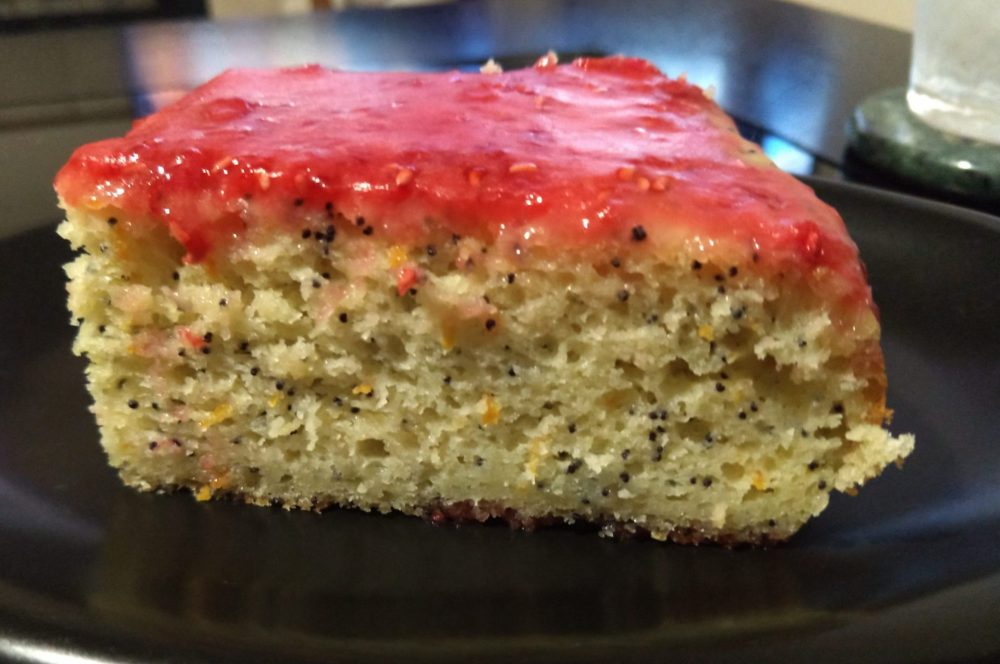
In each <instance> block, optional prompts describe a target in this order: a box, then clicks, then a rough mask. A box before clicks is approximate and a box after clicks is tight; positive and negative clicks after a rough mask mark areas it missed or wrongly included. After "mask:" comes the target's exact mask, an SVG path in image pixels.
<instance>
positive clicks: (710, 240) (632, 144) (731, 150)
mask: <svg viewBox="0 0 1000 664" xmlns="http://www.w3.org/2000/svg"><path fill="white" fill-rule="evenodd" d="M56 189H57V191H58V192H59V194H60V195H61V196H62V197H63V199H64V201H65V202H66V203H67V204H69V205H73V206H85V207H89V208H95V209H101V208H105V207H108V208H113V209H119V210H122V211H123V212H125V213H127V214H131V215H135V216H138V217H144V218H152V219H155V220H159V221H161V222H163V223H166V224H168V225H169V227H170V230H171V232H172V234H173V235H174V237H176V238H177V239H178V240H179V241H180V242H181V243H182V244H183V245H184V246H185V247H186V249H187V251H188V255H187V257H186V258H187V260H189V261H199V260H202V259H204V258H205V257H206V256H207V255H209V254H210V253H211V251H212V250H213V248H214V247H215V246H216V245H217V244H218V243H219V242H220V240H221V239H222V238H229V237H233V236H238V235H239V234H240V233H241V232H242V230H243V229H244V228H245V227H246V226H247V225H252V224H254V223H256V221H255V220H262V219H268V220H278V221H279V222H281V223H284V222H287V225H288V227H289V229H291V230H293V231H295V232H298V231H300V230H301V228H302V219H303V216H302V215H303V214H305V213H309V212H320V211H323V210H325V209H326V208H327V206H328V204H331V205H332V207H333V208H334V209H335V210H337V211H338V212H340V213H341V214H343V215H344V216H346V217H348V218H351V219H353V218H355V217H358V216H364V217H365V218H366V220H367V223H368V224H369V225H371V226H372V227H374V229H375V232H376V233H378V234H384V236H385V237H388V238H389V239H391V240H392V241H393V242H398V243H403V244H406V243H417V242H420V241H422V240H423V239H426V238H427V237H429V236H431V235H432V234H434V233H442V232H447V233H457V234H460V235H471V236H477V237H480V238H482V239H484V240H486V241H488V242H496V241H500V240H502V239H505V238H506V239H509V240H514V241H516V242H518V243H519V244H521V245H522V246H524V245H531V244H545V245H549V246H557V247H572V246H581V245H586V246H592V245H597V246H601V245H604V244H617V243H620V244H627V245H632V246H657V245H662V244H666V243H669V242H671V241H677V240H679V239H680V240H684V239H687V240H689V241H693V242H695V243H696V247H697V246H701V247H705V248H706V249H710V248H712V247H715V246H716V245H726V246H736V247H740V248H742V249H741V251H743V252H744V253H743V255H742V257H741V259H742V260H747V259H748V258H749V256H750V255H751V254H753V253H757V254H758V255H759V256H761V257H763V258H765V259H767V260H768V261H769V262H772V264H778V263H782V264H787V263H788V262H789V261H791V262H792V263H794V264H797V265H799V266H801V267H805V268H813V267H824V268H829V271H831V272H834V273H837V274H839V276H840V277H841V278H840V279H839V281H840V284H839V286H840V287H841V288H843V289H844V291H847V292H850V293H851V294H852V299H854V300H855V301H859V303H860V302H863V303H864V304H869V303H870V297H869V294H868V288H867V286H866V284H865V279H864V276H863V274H862V272H861V269H860V266H859V263H858V258H857V250H856V248H855V246H854V244H853V243H852V242H851V241H850V239H849V238H848V236H847V232H846V230H845V228H844V225H843V222H842V221H841V219H840V217H839V216H838V215H837V213H836V212H835V211H833V210H832V209H831V208H830V207H828V206H826V205H825V204H823V203H822V202H820V201H819V200H818V199H817V198H816V197H815V195H814V194H813V192H812V191H811V190H810V189H809V188H808V187H806V186H805V185H803V184H801V183H799V182H798V181H796V180H795V179H794V178H792V177H790V176H789V175H787V174H785V173H782V172H781V171H779V170H778V169H777V168H775V167H774V166H773V165H771V164H770V162H769V161H768V160H767V159H766V158H764V157H763V156H762V155H761V154H760V152H759V149H758V148H756V146H754V145H752V144H751V143H748V142H746V141H744V140H742V139H741V138H740V137H739V136H738V134H737V132H736V129H735V127H734V125H733V123H732V122H731V121H730V120H729V118H727V117H726V116H725V114H724V113H723V112H722V111H721V110H720V109H719V108H718V107H717V106H716V105H715V104H714V103H713V102H712V101H711V100H709V99H708V98H707V97H706V96H705V95H704V93H703V92H702V90H701V89H699V88H697V87H695V86H693V85H690V84H688V83H687V82H685V81H682V80H670V79H668V78H667V77H665V76H664V75H663V74H661V73H660V72H659V71H658V70H657V69H656V68H655V67H654V66H652V65H651V64H649V63H648V62H645V61H643V60H637V59H630V58H622V57H614V58H605V59H581V60H577V61H576V62H574V63H573V64H572V65H568V66H556V65H555V64H554V63H553V59H552V58H551V57H549V58H543V59H542V60H540V61H539V64H538V65H536V66H535V67H532V68H529V69H524V70H519V71H512V72H508V73H502V74H479V73H456V72H451V73H431V74H427V73H421V74H413V73H378V74H370V73H348V72H339V71H330V70H327V69H323V68H321V67H318V66H309V67H302V68H295V69H278V70H266V71H260V70H234V71H229V72H226V73H224V74H222V75H221V76H219V77H217V78H215V79H213V80H212V81H210V82H208V83H207V84H205V85H203V86H201V87H200V88H198V89H197V90H195V91H193V92H192V93H191V94H189V95H188V96H186V97H185V98H184V99H182V100H180V101H179V102H177V103H176V104H174V105H172V106H170V107H167V108H165V109H163V110H162V111H160V112H158V113H156V114H154V115H152V116H150V117H148V118H145V119H142V120H139V121H137V122H136V123H135V126H134V127H133V129H132V130H131V131H130V132H129V133H128V134H127V135H126V136H125V137H123V138H116V139H110V140H106V141H101V142H98V143H92V144H90V145H86V146H84V147H82V148H80V149H78V150H77V151H76V152H75V153H74V154H73V156H72V157H71V159H70V161H69V163H67V164H66V166H64V167H63V169H62V170H61V171H60V173H59V175H58V176H57V178H56ZM247 200H251V201H252V203H251V204H249V205H248V204H247V202H246V201H247ZM647 240H648V241H647ZM762 262H763V261H762ZM845 287H846V288H845ZM845 294H846V293H845Z"/></svg>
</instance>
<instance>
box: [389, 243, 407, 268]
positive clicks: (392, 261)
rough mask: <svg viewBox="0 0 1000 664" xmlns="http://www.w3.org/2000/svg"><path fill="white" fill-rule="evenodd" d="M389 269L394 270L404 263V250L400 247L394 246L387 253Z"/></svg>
mask: <svg viewBox="0 0 1000 664" xmlns="http://www.w3.org/2000/svg"><path fill="white" fill-rule="evenodd" d="M387 258H388V259H389V267H391V268H393V269H395V268H397V267H399V266H400V265H402V264H403V263H405V262H406V249H405V248H404V247H403V246H402V245H398V244H394V245H392V246H391V247H389V251H388V252H387Z"/></svg>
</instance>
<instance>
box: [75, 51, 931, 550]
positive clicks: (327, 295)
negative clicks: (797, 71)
mask: <svg viewBox="0 0 1000 664" xmlns="http://www.w3.org/2000/svg"><path fill="white" fill-rule="evenodd" d="M56 189H57V191H58V193H59V196H60V200H61V203H62V205H63V207H64V208H65V209H66V212H67V221H66V222H65V223H63V225H62V226H61V227H60V233H61V234H62V235H63V236H64V237H65V238H66V239H67V240H69V241H70V242H71V243H72V245H73V246H74V247H75V248H78V249H80V250H81V252H80V254H79V256H78V257H77V258H76V260H75V261H74V262H72V263H71V264H69V265H68V266H67V273H68V275H69V293H70V297H69V307H70V310H71V311H72V316H73V321H74V322H75V323H76V324H77V325H78V326H79V334H78V337H77V341H76V345H75V351H76V352H77V353H79V354H85V355H86V356H87V357H88V358H89V361H90V363H89V369H88V372H87V376H88V383H89V389H90V391H91V394H92V395H93V399H94V405H93V411H94V413H95V415H96V417H97V422H98V424H99V426H100V431H101V438H102V443H103V446H104V449H105V450H106V452H107V455H108V458H109V460H110V462H111V464H112V465H113V466H114V467H116V468H117V469H118V470H119V472H120V474H121V477H122V479H123V480H124V481H125V482H126V483H127V484H128V485H130V486H133V487H136V488H138V489H142V490H153V489H176V488H185V489H189V490H191V491H192V492H193V493H194V495H195V496H196V497H197V498H198V499H199V500H203V499H209V498H211V497H214V496H223V495H225V496H235V497H238V498H240V499H242V500H245V501H247V502H250V503H255V504H260V505H266V504H282V505H284V506H287V507H301V508H317V509H318V508H324V507H327V506H331V505H340V506H356V507H359V508H362V509H366V510H379V511H382V512H387V511H390V510H398V511H401V512H404V513H407V514H418V515H423V516H427V517H430V518H432V519H434V520H446V519H477V520H485V519H487V518H491V517H499V518H503V519H506V520H508V521H510V522H511V523H513V524H515V525H520V526H524V527H528V528H530V527H532V526H533V525H535V524H537V523H541V522H545V523H547V522H551V521H565V522H586V523H594V524H598V525H599V526H601V527H602V528H603V529H604V530H605V531H609V532H610V531H616V530H618V531H625V532H648V533H650V534H651V535H652V536H653V537H654V538H656V539H673V540H676V541H684V542H697V541H701V540H706V539H707V540H715V541H722V542H742V541H751V542H760V541H774V540H781V539H784V538H786V537H788V536H789V535H791V534H792V533H794V532H795V531H796V530H797V529H798V528H799V527H800V526H801V525H802V524H803V523H805V521H806V520H807V519H809V518H810V517H811V516H813V515H816V514H818V513H819V512H820V511H822V510H823V509H824V507H825V506H826V505H827V502H828V499H829V493H830V492H831V491H833V490H838V491H846V492H853V491H854V489H855V487H857V486H858V485H860V484H862V483H863V482H864V481H865V480H867V479H869V478H872V477H873V476H875V475H877V474H878V473H879V472H880V471H881V470H882V469H883V468H884V467H885V466H886V465H887V464H889V463H891V462H894V461H899V460H901V459H903V458H904V457H905V456H906V455H907V454H908V453H909V452H910V450H911V449H912V447H913V439H912V437H911V436H900V437H893V436H892V435H891V434H890V433H889V432H888V431H887V430H886V429H885V428H884V422H885V420H887V419H888V411H887V409H886V406H885V391H886V380H885V373H884V368H883V359H882V353H881V350H880V346H879V322H878V318H877V314H876V308H875V305H874V304H873V302H872V297H871V292H870V289H869V287H868V284H867V281H866V277H865V274H864V271H863V268H862V266H861V263H860V261H859V258H858V252H857V249H856V247H855V245H854V244H853V243H852V242H851V240H850V238H849V237H848V235H847V232H846V230H845V228H844V224H843V222H842V221H841V219H840V218H839V216H838V215H837V214H836V212H834V211H833V210H832V209H831V208H829V207H828V206H827V205H825V204H823V203H822V202H820V201H819V200H818V199H817V198H816V197H815V196H814V194H813V192H812V191H811V190H810V189H809V188H808V187H806V186H805V185H803V184H801V183H799V182H798V181H796V180H795V179H793V178H792V177H790V176H788V175H786V174H784V173H782V172H781V171H779V170H778V169H777V168H775V167H774V166H773V164H771V163H770V162H769V161H768V159H767V158H766V157H764V156H763V155H762V154H761V152H760V149H759V148H758V147H757V146H755V145H753V144H751V143H748V142H747V141H745V140H743V139H741V138H740V137H739V135H738V134H737V132H736V129H735V127H734V125H733V123H732V121H731V120H730V119H729V118H727V117H726V116H725V114H724V113H723V112H722V111H721V110H720V109H719V108H718V107H717V106H716V105H715V104H714V103H713V102H712V101H711V100H710V99H709V98H708V97H706V95H705V94H704V92H703V91H702V90H701V89H699V88H697V87H695V86H693V85H690V84H688V83H686V82H684V81H683V80H671V79H669V78H667V77H665V76H664V75H663V74H661V73H660V72H659V71H658V70H657V69H656V68H655V67H653V66H652V65H650V64H649V63H647V62H644V61H641V60H636V59H629V58H622V57H614V58H606V59H583V60H578V61H576V62H574V63H572V64H571V65H557V64H556V62H555V59H554V57H551V56H549V57H546V58H543V59H542V60H540V61H539V63H538V64H537V65H536V66H534V67H532V68H529V69H525V70H520V71H513V72H508V73H502V72H498V71H496V69H495V68H490V69H488V70H486V71H484V72H483V73H456V72H450V73H433V74H407V73H380V74H367V73H365V74H362V73H347V72H340V71H331V70H327V69H323V68H320V67H317V66H309V67H302V68H295V69H281V70H270V71H257V70H238V71H229V72H227V73H225V74H223V75H221V76H219V77H218V78H216V79H214V80H212V81H210V82H209V83H207V84H206V85H204V86H202V87H200V88H199V89H197V90H195V91H194V92H192V93H191V94H189V95H188V96H186V97H185V98H184V99H182V100H181V101H179V102H177V103H176V104H174V105H172V106H170V107H168V108H165V109H164V110H162V111H160V112H158V113H156V114H154V115H152V116H151V117H148V118H145V119H143V120H140V121H138V122H137V123H136V124H135V126H134V128H133V129H132V130H131V131H130V132H129V133H128V134H127V135H126V136H124V137H122V138H115V139H111V140H107V141H102V142H99V143H94V144H91V145H86V146H84V147H82V148H80V149H79V150H77V151H76V152H75V154H74V155H73V156H72V158H71V159H70V161H69V162H68V163H67V165H66V166H65V167H64V168H63V169H62V171H61V172H60V173H59V175H58V177H57V179H56Z"/></svg>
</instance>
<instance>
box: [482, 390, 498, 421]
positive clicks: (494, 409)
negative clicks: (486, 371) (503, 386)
mask: <svg viewBox="0 0 1000 664" xmlns="http://www.w3.org/2000/svg"><path fill="white" fill-rule="evenodd" d="M479 403H481V404H482V405H483V414H482V417H481V418H480V419H481V421H482V423H483V424H485V425H486V426H492V425H494V424H496V423H497V422H499V421H500V404H498V403H497V401H496V399H494V398H493V395H492V394H484V395H483V398H482V399H481V400H480V402H479Z"/></svg>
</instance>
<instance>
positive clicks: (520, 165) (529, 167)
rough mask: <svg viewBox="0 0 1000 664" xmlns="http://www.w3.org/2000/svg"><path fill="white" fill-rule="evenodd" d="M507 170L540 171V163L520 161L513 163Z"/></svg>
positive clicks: (515, 171)
mask: <svg viewBox="0 0 1000 664" xmlns="http://www.w3.org/2000/svg"><path fill="white" fill-rule="evenodd" d="M507 170H508V171H509V172H511V173H535V172H537V171H538V165H537V164H535V163H534V162H531V161H519V162H517V163H516V164H511V165H510V168H508V169H507Z"/></svg>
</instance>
